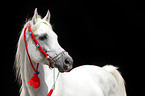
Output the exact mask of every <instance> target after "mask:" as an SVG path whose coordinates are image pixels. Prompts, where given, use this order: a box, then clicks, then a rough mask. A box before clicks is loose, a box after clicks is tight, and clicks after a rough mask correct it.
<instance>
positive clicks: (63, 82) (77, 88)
mask: <svg viewBox="0 0 145 96" xmlns="http://www.w3.org/2000/svg"><path fill="white" fill-rule="evenodd" d="M72 66H73V59H72V57H71V56H70V55H69V54H68V52H67V51H65V50H64V49H63V48H62V47H61V46H60V45H59V43H58V37H57V35H56V33H55V32H54V31H53V29H52V26H51V24H50V12H49V10H48V12H47V14H46V16H45V17H44V18H41V16H39V15H38V13H37V8H36V9H35V11H34V16H33V17H32V19H31V20H29V21H27V22H26V24H25V25H24V28H23V29H22V31H21V34H20V38H19V41H18V44H17V52H16V59H15V68H16V75H17V79H18V81H19V83H20V85H21V88H20V96H126V90H125V82H124V79H123V78H122V76H121V74H120V73H119V71H118V70H117V67H114V66H112V65H106V66H104V67H98V66H95V65H83V66H80V67H76V68H73V69H72Z"/></svg>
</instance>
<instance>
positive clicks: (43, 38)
mask: <svg viewBox="0 0 145 96" xmlns="http://www.w3.org/2000/svg"><path fill="white" fill-rule="evenodd" d="M39 39H40V40H42V41H43V40H46V39H47V34H43V35H41V36H40V37H39Z"/></svg>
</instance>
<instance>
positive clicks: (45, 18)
mask: <svg viewBox="0 0 145 96" xmlns="http://www.w3.org/2000/svg"><path fill="white" fill-rule="evenodd" d="M43 19H44V20H46V21H48V22H50V12H49V10H48V12H47V14H46V16H45V17H44V18H43Z"/></svg>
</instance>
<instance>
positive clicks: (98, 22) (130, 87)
mask: <svg viewBox="0 0 145 96" xmlns="http://www.w3.org/2000/svg"><path fill="white" fill-rule="evenodd" d="M4 5H5V7H2V8H1V13H2V14H1V16H2V18H1V19H3V20H1V22H2V24H3V28H4V29H3V28H2V29H3V30H4V31H3V32H1V33H3V35H1V41H5V40H4V39H3V38H5V39H6V41H5V42H1V44H2V45H1V46H2V47H1V48H2V49H1V51H2V53H3V60H5V61H4V62H5V63H3V62H1V65H2V67H1V68H2V73H1V74H2V75H1V80H2V82H1V83H2V88H3V92H4V93H5V94H6V95H13V96H18V95H19V86H18V84H17V82H16V81H15V73H14V69H13V65H14V57H15V52H16V45H17V41H18V38H19V32H20V31H21V30H22V28H23V25H24V24H25V22H26V20H27V19H30V18H32V16H33V14H34V10H35V8H38V14H39V15H41V16H42V17H44V16H45V15H46V13H47V10H48V9H49V10H50V12H51V24H52V26H53V30H54V31H55V32H56V33H57V35H58V37H59V43H60V45H61V46H62V47H63V48H64V49H65V50H66V51H68V52H69V54H70V55H71V56H72V57H73V59H74V67H77V66H80V65H85V64H91V65H97V66H104V65H106V64H112V65H114V66H118V67H120V68H119V71H120V72H121V73H122V76H123V77H124V79H125V81H126V90H127V95H128V96H143V90H144V89H145V88H143V87H142V86H145V84H144V76H145V75H144V66H143V65H144V61H143V60H144V58H143V56H144V54H143V45H144V42H143V41H144V34H143V33H144V21H145V19H144V18H145V6H144V5H145V3H143V2H141V0H137V1H135V0H133V1H132V0H102V1H99V2H98V1H95V0H94V1H91V0H88V1H86V0H82V1H79V0H59V1H55V0H47V1H42V0H39V1H34V2H33V1H30V0H27V1H25V2H23V1H20V2H18V1H17V2H14V1H10V2H9V4H8V3H7V2H6V3H5V4H4ZM7 41H8V42H7Z"/></svg>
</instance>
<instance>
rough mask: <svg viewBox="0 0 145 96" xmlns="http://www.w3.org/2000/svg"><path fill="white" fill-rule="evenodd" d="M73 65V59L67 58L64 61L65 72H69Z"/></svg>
mask: <svg viewBox="0 0 145 96" xmlns="http://www.w3.org/2000/svg"><path fill="white" fill-rule="evenodd" d="M72 64H73V61H72V60H71V59H68V58H66V59H65V60H64V66H63V67H64V70H65V71H69V70H70V69H72Z"/></svg>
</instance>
